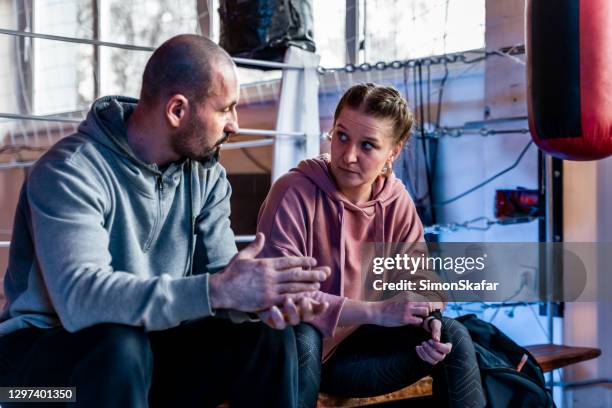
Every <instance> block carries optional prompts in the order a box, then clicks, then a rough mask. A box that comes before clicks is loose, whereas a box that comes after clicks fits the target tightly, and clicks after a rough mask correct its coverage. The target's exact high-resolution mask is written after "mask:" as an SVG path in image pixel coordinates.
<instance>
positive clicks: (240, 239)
mask: <svg viewBox="0 0 612 408" xmlns="http://www.w3.org/2000/svg"><path fill="white" fill-rule="evenodd" d="M234 240H235V241H236V242H237V243H239V244H244V243H248V242H253V241H255V235H236V236H235V238H234Z"/></svg>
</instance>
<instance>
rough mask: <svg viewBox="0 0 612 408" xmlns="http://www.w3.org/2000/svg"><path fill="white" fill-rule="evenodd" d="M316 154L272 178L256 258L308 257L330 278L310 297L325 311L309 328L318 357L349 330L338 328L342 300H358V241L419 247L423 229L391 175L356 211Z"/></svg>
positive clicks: (262, 211) (261, 215) (378, 183)
mask: <svg viewBox="0 0 612 408" xmlns="http://www.w3.org/2000/svg"><path fill="white" fill-rule="evenodd" d="M329 161H330V158H329V156H328V155H322V156H320V157H317V158H315V159H310V160H304V161H302V162H301V163H300V164H299V165H298V167H297V168H294V169H292V170H291V171H289V172H288V173H287V174H285V175H284V176H282V177H281V178H280V179H278V180H277V181H276V182H275V183H274V185H273V186H272V188H271V190H270V192H269V193H268V197H267V198H266V200H265V202H264V203H263V205H262V207H261V209H260V211H259V222H258V227H257V230H258V231H259V232H263V233H264V234H265V236H266V246H265V248H264V250H263V253H262V254H260V256H265V257H274V256H286V255H288V256H312V257H314V258H315V259H316V260H317V262H318V265H326V266H329V267H331V270H332V274H331V276H330V277H329V279H327V280H326V281H325V282H324V283H323V284H322V285H321V291H320V292H318V293H317V295H316V297H317V298H318V299H320V300H324V301H327V302H329V304H330V307H329V308H328V310H327V311H326V312H325V313H324V314H323V315H322V316H319V317H318V318H317V319H315V321H314V322H312V324H313V325H314V326H315V327H317V328H318V329H319V330H320V331H321V333H323V335H324V340H323V357H324V360H325V359H327V358H329V356H330V355H331V353H332V352H333V350H334V348H335V347H336V346H337V345H338V344H339V343H340V342H341V341H342V340H343V339H345V338H346V337H347V336H348V335H349V334H350V333H351V332H352V331H354V330H355V329H356V327H338V319H339V317H340V311H341V310H342V306H343V304H344V301H345V300H346V299H347V298H351V299H360V298H362V295H363V294H362V287H363V284H362V274H361V250H362V247H361V245H362V243H364V242H423V241H424V238H423V226H422V224H421V221H420V219H419V217H418V215H417V211H416V208H415V206H414V203H413V201H412V199H411V198H410V196H409V194H408V191H407V190H406V188H405V187H404V185H403V184H402V183H401V181H399V180H398V179H397V178H395V176H393V175H390V176H388V177H383V176H381V177H379V178H378V179H377V180H376V181H375V184H374V190H373V194H372V200H370V201H368V202H365V203H362V204H359V205H356V204H353V203H351V202H350V201H349V200H348V199H347V198H346V197H344V196H343V195H342V194H341V193H340V192H339V191H338V189H337V187H336V184H335V181H334V179H333V178H332V175H331V173H330V169H329Z"/></svg>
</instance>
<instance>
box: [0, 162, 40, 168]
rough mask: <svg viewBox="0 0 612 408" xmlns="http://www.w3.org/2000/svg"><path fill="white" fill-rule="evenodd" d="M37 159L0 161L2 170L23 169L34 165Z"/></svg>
mask: <svg viewBox="0 0 612 408" xmlns="http://www.w3.org/2000/svg"><path fill="white" fill-rule="evenodd" d="M34 163H36V162H35V161H24V162H10V163H0V170H10V169H21V168H24V167H30V166H32V165H33V164H34Z"/></svg>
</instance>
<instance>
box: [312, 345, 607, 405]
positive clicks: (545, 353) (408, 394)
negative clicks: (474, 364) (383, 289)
mask: <svg viewBox="0 0 612 408" xmlns="http://www.w3.org/2000/svg"><path fill="white" fill-rule="evenodd" d="M525 348H526V349H527V350H529V352H530V353H531V354H532V355H533V357H535V359H536V360H537V361H538V363H539V364H540V366H541V367H542V370H543V371H544V372H548V371H552V370H555V369H557V368H562V367H566V366H568V365H570V364H575V363H579V362H581V361H586V360H590V359H593V358H596V357H598V356H599V355H601V350H600V349H597V348H589V347H570V346H563V345H558V344H537V345H534V346H527V347H525ZM431 385H432V380H431V377H425V378H423V379H422V380H420V381H418V382H416V383H414V384H412V385H409V386H408V387H406V388H403V389H401V390H399V391H395V392H392V393H389V394H385V395H379V396H376V397H368V398H341V397H336V396H332V395H327V394H324V393H321V394H320V396H319V402H318V404H317V407H318V408H340V407H342V408H349V407H363V406H367V405H373V404H382V403H385V402H391V401H401V400H406V399H410V398H417V397H426V396H428V395H431Z"/></svg>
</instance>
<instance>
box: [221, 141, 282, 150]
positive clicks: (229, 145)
mask: <svg viewBox="0 0 612 408" xmlns="http://www.w3.org/2000/svg"><path fill="white" fill-rule="evenodd" d="M273 144H274V139H260V140H245V141H244V142H232V143H226V144H223V145H221V150H233V149H247V148H249V147H263V146H270V145H273Z"/></svg>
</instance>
